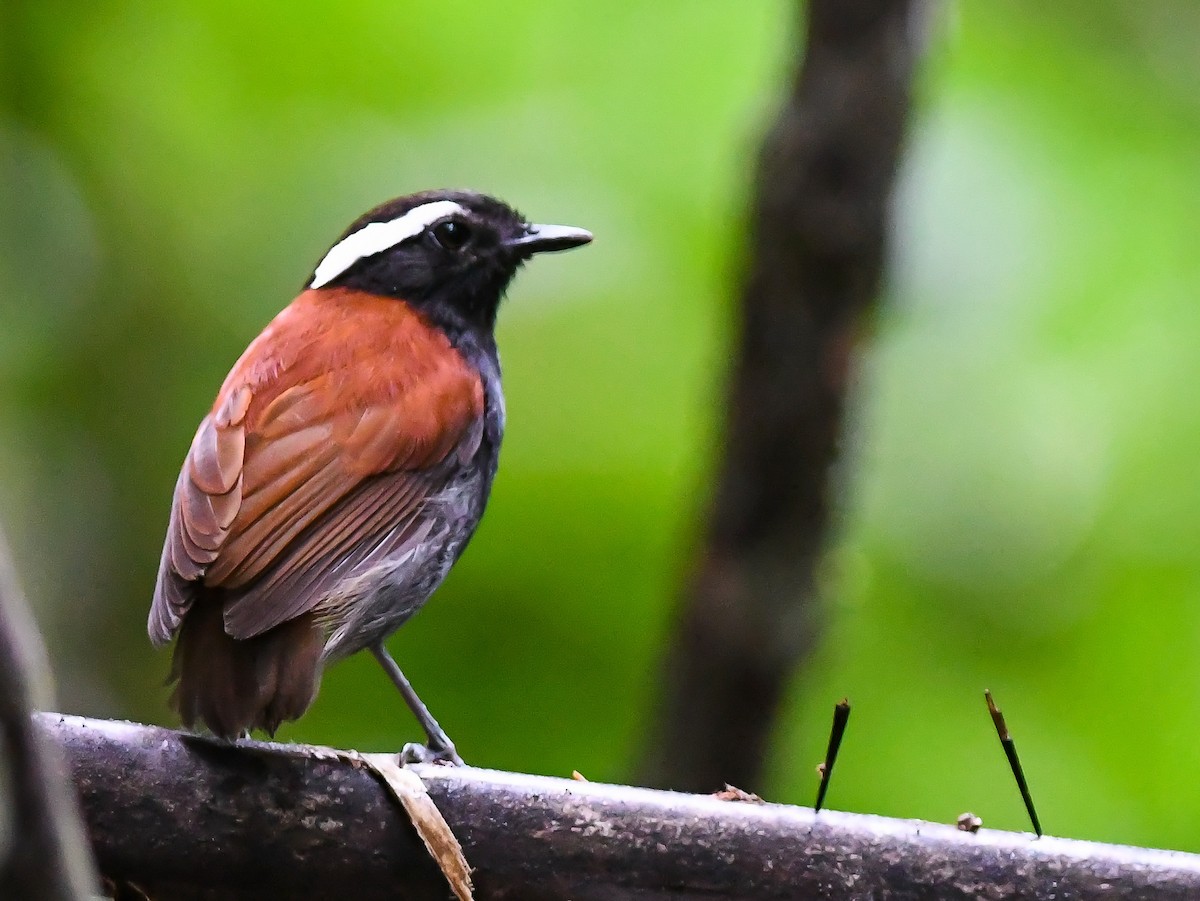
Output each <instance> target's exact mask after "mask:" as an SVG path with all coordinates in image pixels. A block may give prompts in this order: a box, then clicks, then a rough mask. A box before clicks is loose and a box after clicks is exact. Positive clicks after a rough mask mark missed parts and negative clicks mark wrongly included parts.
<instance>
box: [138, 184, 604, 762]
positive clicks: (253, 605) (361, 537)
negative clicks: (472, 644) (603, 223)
mask: <svg viewBox="0 0 1200 901" xmlns="http://www.w3.org/2000/svg"><path fill="white" fill-rule="evenodd" d="M591 240H592V234H591V233H590V232H588V231H586V230H585V229H582V228H575V227H571V226H558V225H536V224H531V223H530V222H529V221H527V220H526V219H525V217H524V216H522V215H521V214H520V213H518V212H517V211H516V210H515V209H513V208H512V207H510V206H508V205H507V204H505V203H504V202H502V201H500V200H498V199H496V198H495V197H492V196H488V195H486V194H481V193H476V192H472V191H448V190H437V191H425V192H421V193H417V194H411V195H408V196H404V197H399V198H396V199H394V200H390V201H388V202H386V203H383V204H381V205H379V206H377V207H375V208H374V209H372V210H370V211H368V212H367V213H365V214H363V215H362V216H360V217H359V218H358V219H357V220H355V221H354V222H353V223H352V224H351V225H350V227H349V228H347V229H346V231H345V232H344V233H343V234H342V236H341V237H340V238H339V239H338V240H337V241H336V242H335V243H334V244H333V246H332V247H331V248H330V249H329V251H328V252H327V253H326V254H325V255H324V256H323V257H322V258H321V260H320V261H319V262H318V263H317V265H316V267H315V268H314V269H313V271H312V274H311V276H309V278H308V280H307V281H306V283H305V285H304V287H303V289H302V290H301V292H300V294H299V295H298V296H296V298H295V299H294V300H293V301H292V302H291V303H290V304H289V305H288V306H287V307H285V308H284V309H283V310H282V311H281V312H280V313H279V314H278V315H277V316H276V317H275V318H274V319H273V320H272V321H271V322H270V323H269V324H268V325H267V326H266V328H265V329H264V330H263V331H262V333H261V334H259V335H258V337H257V338H255V339H254V340H253V341H252V342H251V343H250V345H249V346H248V347H247V348H246V350H245V352H244V353H243V354H242V355H241V357H240V358H239V359H238V360H237V362H236V363H235V364H234V366H233V368H232V370H231V371H230V372H229V375H228V376H227V377H226V379H225V381H224V383H223V384H222V385H221V388H220V391H219V392H218V393H217V397H216V400H215V401H214V403H213V405H212V408H211V409H210V411H209V412H208V414H207V415H206V416H205V417H204V418H203V420H202V421H201V422H200V426H199V428H198V429H197V430H196V434H195V437H194V438H193V440H192V443H191V447H190V448H189V450H188V451H187V454H186V457H185V459H184V462H183V466H182V467H181V470H180V473H179V477H178V480H177V481H176V484H175V490H174V496H173V500H172V504H171V512H170V518H169V520H168V524H167V530H166V538H165V540H164V543H163V551H162V558H161V561H160V564H159V570H158V576H157V580H156V584H155V588H154V595H153V600H152V602H151V605H150V613H149V617H148V620H147V631H148V633H149V636H150V640H151V642H152V643H153V644H154V645H155V646H159V647H162V646H165V645H168V644H170V643H171V642H172V641H174V650H173V655H172V662H171V674H170V677H169V682H171V683H173V685H174V688H173V691H172V694H171V705H172V707H173V708H174V709H175V711H176V712H177V713H178V715H179V717H180V719H181V721H182V722H183V724H184V726H185V727H187V728H188V729H194V728H196V727H197V726H198V724H203V727H206V728H207V730H208V731H209V732H211V733H212V734H213V735H214V736H216V737H218V738H222V739H229V740H234V739H237V738H239V737H242V736H245V735H248V734H249V733H250V732H252V731H254V730H262V731H265V732H267V733H269V734H271V735H274V733H275V731H276V729H278V728H279V726H280V725H281V724H282V723H284V722H287V721H290V720H295V719H298V718H299V717H300V716H302V715H303V714H304V713H305V711H307V710H308V708H309V707H310V706H311V705H312V703H313V701H314V700H315V698H316V695H317V690H318V687H319V684H320V680H321V676H322V673H323V670H324V668H325V667H326V666H327V665H329V664H331V663H333V662H336V661H338V660H341V659H344V658H345V657H348V656H349V655H351V654H354V653H356V652H358V651H362V650H369V651H370V652H371V653H372V654H373V655H374V656H375V658H376V659H377V660H378V661H379V663H380V665H381V666H382V667H383V669H384V671H385V672H386V673H387V675H388V677H389V678H390V679H391V681H392V682H393V683H395V685H396V687H397V688H398V689H399V691H400V693H401V695H402V696H403V698H404V700H405V702H406V703H407V705H408V707H409V708H410V709H411V710H412V713H413V715H414V716H415V717H416V719H417V721H418V723H419V724H420V725H421V727H422V729H423V730H424V732H425V738H426V741H425V742H424V743H423V744H418V743H410V744H408V745H406V746H405V748H404V750H403V752H402V754H403V756H404V759H405V760H410V761H433V762H440V763H450V764H461V763H462V758H461V757H460V756H459V754H458V751H457V749H456V747H455V745H454V743H453V742H452V741H451V740H450V738H449V736H447V735H446V733H445V731H444V730H443V729H442V728H441V726H440V725H439V724H438V723H437V721H436V720H435V719H434V718H433V717H432V716H431V715H430V713H429V710H428V709H427V708H426V706H425V705H424V703H422V701H421V699H420V698H419V697H418V696H417V694H416V692H415V691H414V690H413V688H412V686H411V684H410V683H409V681H408V679H407V678H406V677H405V675H404V673H403V671H402V670H401V669H400V667H399V666H398V665H397V663H396V662H395V660H394V659H393V658H392V657H391V655H390V654H389V653H388V651H387V649H386V648H385V646H384V640H385V639H386V638H387V637H388V636H389V635H391V634H392V633H393V632H394V631H395V630H396V629H398V628H399V627H400V626H401V625H403V624H404V622H405V621H406V620H408V619H409V618H410V617H411V616H412V615H413V614H414V613H416V612H417V611H418V610H419V609H420V608H421V607H422V605H423V604H424V603H425V602H426V601H427V600H428V599H429V597H430V596H431V595H432V594H433V593H434V591H435V590H436V589H437V588H438V586H439V585H440V584H441V582H442V580H443V579H444V578H445V577H446V574H447V573H448V572H449V571H450V568H451V567H452V566H453V565H454V563H455V562H456V561H457V560H458V558H459V556H460V555H461V554H462V552H463V550H464V549H465V548H466V546H467V543H468V541H470V539H471V536H472V534H473V533H474V532H475V529H476V527H477V526H478V524H479V521H480V518H481V517H482V515H483V512H484V508H485V507H486V506H487V501H488V495H489V494H490V492H491V487H492V482H493V480H494V478H495V476H496V471H497V463H498V454H499V450H500V443H501V440H502V438H503V435H504V424H505V407H504V393H503V390H502V387H501V377H500V360H499V356H498V353H497V348H496V339H495V333H494V330H495V322H496V314H497V309H498V307H499V306H500V303H501V299H502V298H503V296H504V294H505V292H506V290H507V288H508V286H509V283H510V282H511V280H512V278H513V276H514V275H515V274H516V272H517V270H518V269H520V268H521V266H522V265H523V264H524V263H525V262H526V261H528V260H529V259H530V258H531V257H533V256H534V255H536V254H540V253H544V252H550V251H561V250H568V249H570V248H574V247H579V246H582V245H584V244H588V243H589V242H591Z"/></svg>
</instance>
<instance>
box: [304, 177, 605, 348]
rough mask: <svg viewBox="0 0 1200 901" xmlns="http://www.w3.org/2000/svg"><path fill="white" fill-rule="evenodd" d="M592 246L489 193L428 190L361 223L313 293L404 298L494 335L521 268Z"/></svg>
mask: <svg viewBox="0 0 1200 901" xmlns="http://www.w3.org/2000/svg"><path fill="white" fill-rule="evenodd" d="M591 240H592V236H591V234H590V233H589V232H587V231H584V230H583V229H581V228H571V227H567V226H560V225H531V224H530V223H528V222H527V221H525V219H524V217H522V216H521V214H520V213H518V212H517V211H516V210H514V209H513V208H512V207H510V206H508V205H507V204H505V203H502V202H501V201H499V200H496V199H495V198H494V197H488V196H487V195H485V194H476V193H473V192H469V191H426V192H423V193H421V194H412V195H409V196H408V197H400V198H397V199H396V200H390V201H388V202H387V203H385V204H382V205H380V206H377V207H376V208H375V209H373V210H371V211H370V212H368V213H366V214H364V215H363V216H360V217H359V218H358V220H356V221H355V222H354V224H353V225H351V226H350V227H349V228H348V229H346V232H345V234H343V235H342V237H341V238H339V239H338V241H337V243H336V244H334V245H333V247H332V248H331V249H330V250H329V252H328V253H327V254H326V255H325V258H324V259H322V260H321V262H320V263H319V264H318V265H317V268H316V270H315V271H314V272H313V275H312V278H311V279H310V281H309V287H311V288H326V287H329V288H333V287H338V288H355V289H357V290H360V291H367V292H369V293H371V294H379V295H383V296H385V297H396V298H402V299H403V300H406V301H408V302H409V303H412V304H414V305H416V306H418V307H420V308H421V309H422V310H424V311H425V312H427V313H428V315H430V316H431V317H432V318H434V319H435V320H436V321H438V322H439V323H440V324H443V325H446V326H448V327H454V328H462V327H472V326H474V327H483V328H485V329H487V330H489V331H490V330H491V328H492V326H493V324H494V323H495V318H496V308H497V307H498V306H499V304H500V298H501V297H502V296H503V294H504V290H505V288H506V287H508V283H509V281H510V280H511V279H512V277H513V275H515V274H516V271H517V269H518V268H520V266H521V264H522V263H524V262H525V261H526V260H527V259H529V258H530V257H531V256H533V255H534V254H535V253H542V252H546V251H553V250H568V249H570V248H572V247H578V246H580V245H582V244H587V243H588V242H589V241H591Z"/></svg>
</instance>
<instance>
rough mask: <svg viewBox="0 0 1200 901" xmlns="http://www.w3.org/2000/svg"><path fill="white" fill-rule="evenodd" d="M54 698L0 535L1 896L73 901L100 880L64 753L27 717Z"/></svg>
mask: <svg viewBox="0 0 1200 901" xmlns="http://www.w3.org/2000/svg"><path fill="white" fill-rule="evenodd" d="M49 696H50V667H49V664H48V663H47V661H46V649H45V646H44V645H43V644H42V637H41V635H40V634H39V633H38V630H37V626H36V625H35V624H34V621H33V616H32V614H31V613H30V612H29V607H28V606H27V605H26V603H25V598H24V596H23V595H22V594H21V592H20V589H19V588H18V587H17V578H16V574H15V573H14V572H13V568H12V565H11V563H10V562H9V559H8V548H7V545H6V544H5V541H4V538H3V536H2V535H0V898H26V899H30V901H33V899H37V901H76V899H82V898H85V897H88V896H89V894H90V891H91V889H92V886H93V885H94V884H95V881H96V880H95V873H94V871H93V869H92V865H91V861H89V860H88V856H87V845H86V842H85V840H84V836H83V828H82V823H81V822H80V819H79V811H78V810H76V809H75V800H74V799H73V798H72V797H71V795H70V792H69V791H68V790H67V788H66V786H65V785H64V779H63V774H64V772H65V766H64V764H63V760H62V757H61V755H60V754H59V751H58V748H56V747H55V746H54V745H53V744H52V743H51V742H49V741H47V740H46V737H45V735H43V734H41V733H40V732H39V731H38V730H37V729H35V728H33V727H32V726H31V725H30V722H29V712H30V710H32V709H33V708H34V706H37V705H39V704H44V703H46V702H47V700H48V699H49Z"/></svg>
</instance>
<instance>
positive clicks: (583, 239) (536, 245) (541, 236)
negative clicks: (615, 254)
mask: <svg viewBox="0 0 1200 901" xmlns="http://www.w3.org/2000/svg"><path fill="white" fill-rule="evenodd" d="M591 241H592V233H591V232H590V231H588V230H587V229H585V228H575V227H574V226H571V225H531V226H529V228H528V230H527V231H526V232H525V234H523V235H521V237H519V238H514V239H512V240H511V241H506V242H505V244H506V245H507V246H508V247H516V248H519V249H520V250H521V252H522V253H527V254H534V253H550V252H552V251H555V250H570V249H571V248H572V247H582V246H583V245H584V244H590V243H591Z"/></svg>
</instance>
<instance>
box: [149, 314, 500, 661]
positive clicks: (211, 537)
mask: <svg viewBox="0 0 1200 901" xmlns="http://www.w3.org/2000/svg"><path fill="white" fill-rule="evenodd" d="M482 417H483V390H482V385H481V383H480V380H479V375H478V373H477V372H475V371H474V370H473V369H472V368H471V367H469V366H468V365H467V364H466V362H465V361H464V360H463V359H462V357H461V356H459V355H458V353H457V352H456V351H454V349H453V348H452V347H451V346H450V344H449V341H448V339H447V338H446V337H445V335H444V334H443V333H442V332H440V331H439V330H437V329H435V328H433V327H432V326H430V325H429V324H428V323H426V322H425V321H424V320H423V319H421V318H420V316H418V315H417V314H416V313H415V312H414V311H413V310H412V309H411V308H410V307H408V306H407V305H406V304H403V303H399V302H395V301H386V302H384V301H380V299H379V298H374V297H370V296H369V295H362V294H358V293H356V292H351V291H321V292H314V291H308V292H305V293H304V294H302V295H300V297H299V298H297V300H296V301H295V302H294V303H293V304H292V305H291V306H290V307H289V308H288V309H287V310H284V312H283V313H281V314H280V315H279V316H278V317H276V319H275V321H274V322H273V323H272V324H271V325H270V326H268V328H267V329H266V330H265V331H264V332H263V334H262V335H261V336H259V338H258V339H256V341H255V342H254V343H253V344H251V346H250V348H249V349H247V351H246V353H245V354H244V355H243V357H242V359H241V360H239V362H238V364H237V365H236V366H235V367H234V369H233V371H232V372H231V373H230V375H229V378H227V379H226V382H225V385H224V386H223V387H222V389H221V393H220V394H219V395H218V398H217V402H216V404H214V408H213V412H212V413H211V414H210V415H209V416H207V417H205V419H204V421H203V422H201V424H200V428H199V429H198V430H197V432H196V436H195V438H194V439H193V441H192V445H191V448H190V450H189V451H188V456H187V459H186V460H185V462H184V465H183V467H182V470H181V472H180V476H179V480H178V482H177V483H176V487H175V501H174V505H173V507H172V511H171V519H170V522H169V524H168V528H167V537H166V542H165V546H164V549H163V558H162V563H161V566H160V570H159V578H158V585H157V587H156V589H155V597H154V603H153V604H152V606H151V611H150V619H149V623H148V628H149V631H150V634H151V637H152V639H153V640H154V641H155V642H158V643H163V642H166V641H168V640H169V639H170V638H171V636H172V635H173V634H174V633H175V631H176V630H177V629H178V628H179V624H180V622H181V621H182V618H183V617H184V616H185V615H186V614H187V611H188V608H189V607H190V605H191V604H192V603H194V602H195V601H196V598H197V597H198V596H199V594H198V593H199V592H200V589H201V588H204V589H221V590H222V591H223V597H225V599H226V606H225V624H226V631H227V632H229V634H231V635H233V636H234V637H236V638H248V637H251V636H253V635H257V634H261V633H262V632H264V631H267V630H269V629H271V628H273V627H275V626H277V625H279V624H280V623H282V622H286V621H287V620H289V619H291V618H294V617H295V616H298V615H300V614H302V613H304V612H306V611H308V610H311V609H313V607H314V606H316V605H317V604H318V603H319V602H320V600H321V599H322V597H323V596H324V595H325V593H326V592H328V591H329V589H330V588H331V587H332V585H333V584H334V583H335V582H336V581H337V579H339V578H342V577H343V576H344V575H345V574H346V573H348V572H350V571H351V570H352V568H353V566H355V565H358V564H360V563H361V562H362V561H364V560H368V559H372V558H373V557H372V555H377V554H379V553H381V552H382V550H384V549H388V548H392V549H394V548H396V547H399V546H401V545H403V543H404V542H405V541H411V540H413V539H414V536H416V535H419V534H424V532H422V525H421V514H422V510H423V507H424V501H425V499H426V498H427V497H428V496H429V495H430V494H431V493H432V492H435V491H436V490H437V489H438V488H439V487H440V486H442V485H444V484H445V482H446V479H447V478H448V477H449V476H450V474H451V473H452V472H453V471H455V470H456V468H457V467H461V466H463V465H466V464H467V463H468V462H469V460H470V459H471V458H472V457H473V456H474V453H475V451H476V450H477V448H478V446H479V441H480V436H481V435H482ZM424 531H425V532H427V531H428V528H427V527H426V528H425V530H424ZM206 603H207V601H206Z"/></svg>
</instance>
